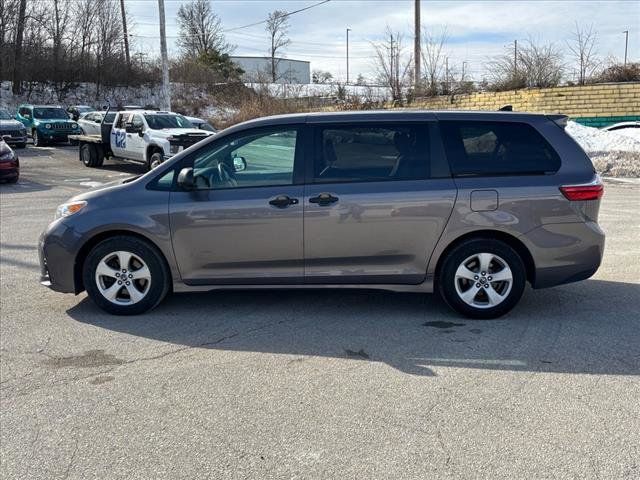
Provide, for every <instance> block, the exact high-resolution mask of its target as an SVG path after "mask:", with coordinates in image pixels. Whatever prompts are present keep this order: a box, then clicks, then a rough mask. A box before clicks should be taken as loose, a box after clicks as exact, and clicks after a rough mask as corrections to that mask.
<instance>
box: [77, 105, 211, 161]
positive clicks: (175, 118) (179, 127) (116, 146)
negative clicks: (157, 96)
mask: <svg viewBox="0 0 640 480" xmlns="http://www.w3.org/2000/svg"><path fill="white" fill-rule="evenodd" d="M209 135H212V133H211V132H206V131H204V130H197V129H195V128H193V125H191V123H189V121H188V120H187V119H186V118H184V117H183V116H182V115H178V114H177V113H172V112H161V111H155V110H132V111H123V112H117V113H116V114H115V117H114V118H113V124H109V123H107V122H102V124H101V125H100V135H73V136H72V137H71V139H72V140H74V141H76V142H78V143H79V144H80V149H79V153H80V160H81V161H82V162H83V163H84V164H85V166H87V167H99V166H101V165H102V163H103V162H104V159H105V158H106V157H111V158H119V159H123V160H132V161H135V162H142V163H144V164H145V165H146V166H147V168H148V169H152V168H155V167H157V166H158V165H160V164H161V163H162V162H164V161H165V160H167V159H169V158H171V157H172V156H173V155H175V154H176V153H179V152H181V151H182V150H183V149H185V148H187V147H189V146H191V145H193V144H195V143H197V142H199V141H200V140H203V139H204V138H206V137H208V136H209Z"/></svg>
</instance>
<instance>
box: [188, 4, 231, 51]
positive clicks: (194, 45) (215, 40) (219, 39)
mask: <svg viewBox="0 0 640 480" xmlns="http://www.w3.org/2000/svg"><path fill="white" fill-rule="evenodd" d="M177 19H178V26H179V27H180V36H179V37H178V46H179V47H180V48H181V49H182V53H183V54H184V55H186V56H190V57H199V56H202V55H211V54H213V53H216V54H226V53H229V52H230V51H231V47H230V45H229V44H228V43H227V42H226V40H225V37H224V34H223V33H222V24H221V22H220V18H219V17H218V16H217V15H216V14H215V13H214V11H213V9H212V8H211V3H210V2H209V1H208V0H193V1H192V2H191V3H188V4H183V5H180V8H179V9H178V15H177Z"/></svg>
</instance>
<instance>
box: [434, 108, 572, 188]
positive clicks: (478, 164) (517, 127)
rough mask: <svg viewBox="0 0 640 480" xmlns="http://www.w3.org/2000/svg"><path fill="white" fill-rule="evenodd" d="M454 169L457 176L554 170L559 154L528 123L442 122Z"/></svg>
mask: <svg viewBox="0 0 640 480" xmlns="http://www.w3.org/2000/svg"><path fill="white" fill-rule="evenodd" d="M440 124H441V130H442V137H443V140H444V145H445V148H446V151H447V158H448V159H449V163H450V164H451V170H452V173H453V174H454V175H457V176H474V175H484V176H488V175H527V174H544V173H555V172H556V171H557V170H558V169H559V168H560V158H559V157H558V154H557V153H556V152H555V151H554V150H553V148H552V147H551V146H550V145H549V144H548V143H547V141H546V140H545V139H544V138H542V136H541V135H540V134H539V133H538V132H537V131H536V130H535V129H534V128H533V127H532V126H531V125H527V124H526V123H514V122H482V121H479V122H468V121H461V122H457V121H443V122H440Z"/></svg>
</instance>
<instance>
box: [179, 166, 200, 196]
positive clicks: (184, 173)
mask: <svg viewBox="0 0 640 480" xmlns="http://www.w3.org/2000/svg"><path fill="white" fill-rule="evenodd" d="M178 186H179V187H180V188H181V189H183V190H193V189H194V188H195V186H196V184H195V181H194V180H193V168H190V167H186V168H183V169H182V170H180V173H179V174H178Z"/></svg>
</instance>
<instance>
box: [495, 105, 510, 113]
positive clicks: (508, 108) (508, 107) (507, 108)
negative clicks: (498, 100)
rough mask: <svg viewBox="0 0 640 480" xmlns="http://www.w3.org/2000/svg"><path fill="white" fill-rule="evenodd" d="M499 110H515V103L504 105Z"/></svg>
mask: <svg viewBox="0 0 640 480" xmlns="http://www.w3.org/2000/svg"><path fill="white" fill-rule="evenodd" d="M498 111H499V112H513V105H504V106H502V107H500V108H499V109H498Z"/></svg>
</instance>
